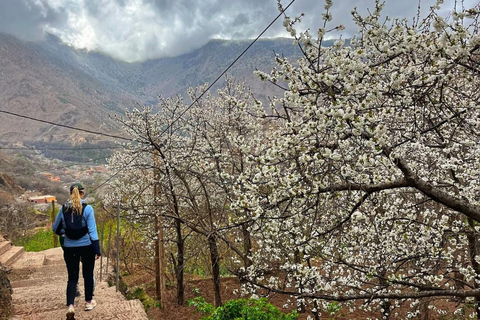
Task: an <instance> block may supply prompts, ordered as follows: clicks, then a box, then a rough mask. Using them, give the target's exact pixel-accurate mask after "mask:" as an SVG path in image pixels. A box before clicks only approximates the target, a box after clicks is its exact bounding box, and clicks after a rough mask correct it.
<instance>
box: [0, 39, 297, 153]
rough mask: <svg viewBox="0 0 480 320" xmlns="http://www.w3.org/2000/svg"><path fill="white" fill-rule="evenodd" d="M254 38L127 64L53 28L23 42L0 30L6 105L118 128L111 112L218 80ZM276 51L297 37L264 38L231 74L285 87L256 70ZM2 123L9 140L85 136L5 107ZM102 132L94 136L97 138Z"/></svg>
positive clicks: (267, 89)
mask: <svg viewBox="0 0 480 320" xmlns="http://www.w3.org/2000/svg"><path fill="white" fill-rule="evenodd" d="M249 43H250V41H247V40H245V41H224V40H213V41H211V42H209V43H208V44H206V45H205V46H204V47H202V48H200V49H198V50H195V51H194V52H191V53H189V54H185V55H182V56H179V57H170V58H162V59H157V60H150V61H145V62H142V63H140V62H137V63H126V62H122V61H118V60H114V59H112V58H110V57H108V56H105V55H103V54H101V53H97V52H87V51H85V50H76V49H74V48H73V47H69V46H67V45H65V44H63V43H61V42H60V40H59V39H58V38H56V37H55V36H52V35H47V36H46V37H45V40H44V41H42V42H24V41H21V40H18V39H17V38H15V37H13V36H10V35H6V34H1V33H0V74H1V77H0V110H6V111H10V112H15V113H18V114H22V115H28V116H31V117H35V118H38V119H42V120H47V121H51V122H55V123H61V124H65V125H70V126H75V127H81V128H85V129H89V130H95V131H102V132H108V133H112V132H115V131H116V130H118V128H116V124H115V123H114V122H112V121H111V119H110V118H109V116H110V115H111V114H115V113H117V114H118V113H120V114H121V113H123V112H124V110H125V109H126V108H132V107H135V106H137V103H140V104H153V105H154V104H156V102H157V97H158V96H159V95H162V96H166V97H168V96H176V95H181V96H186V92H187V89H188V88H189V87H192V86H198V85H202V84H204V83H206V82H209V83H210V82H213V81H214V80H215V78H217V76H218V75H220V74H221V72H222V71H223V70H224V69H225V68H226V67H227V66H228V65H229V64H230V63H231V62H233V60H234V59H235V58H236V57H237V56H238V55H239V54H240V53H241V52H242V51H243V50H244V49H245V48H246V47H247V46H248V44H249ZM275 53H278V54H281V55H284V56H287V57H298V56H299V50H298V48H297V47H295V46H293V45H292V41H291V40H290V39H270V40H268V39H267V40H259V41H258V42H257V43H256V44H255V45H253V46H252V47H251V48H250V50H248V51H247V53H246V54H245V55H244V56H243V57H242V58H241V59H240V60H239V61H238V62H237V63H236V64H235V65H234V66H233V67H232V68H231V70H230V71H229V72H228V75H229V76H232V77H234V78H236V79H239V80H243V81H246V83H247V84H248V85H249V86H250V87H251V88H252V91H253V93H254V94H255V96H256V97H257V98H259V99H265V98H266V97H267V96H270V95H274V94H281V92H279V91H278V88H276V87H274V86H271V85H268V84H266V83H262V82H260V81H259V80H258V78H257V77H256V76H255V75H254V74H253V72H254V70H255V69H259V70H264V71H269V70H271V68H272V67H273V65H274V60H273V57H274V54H275ZM222 83H223V81H222V80H220V81H219V82H218V84H217V86H215V87H214V90H215V89H216V88H218V87H219V86H221V85H222ZM0 124H1V125H0V143H1V144H3V145H5V144H8V143H12V142H17V141H23V142H25V141H27V142H31V141H43V142H58V141H61V142H66V143H71V144H78V143H79V142H83V138H84V135H83V134H82V133H79V132H78V131H72V130H68V129H63V128H59V127H56V126H52V125H49V124H44V123H40V122H34V121H31V120H26V119H21V118H18V117H13V116H10V115H5V114H0ZM87 136H88V135H87ZM99 139H100V140H101V139H102V137H98V136H90V137H89V138H87V140H88V141H90V142H94V143H95V142H96V141H98V140H99Z"/></svg>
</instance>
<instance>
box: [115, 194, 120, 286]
mask: <svg viewBox="0 0 480 320" xmlns="http://www.w3.org/2000/svg"><path fill="white" fill-rule="evenodd" d="M116 258H117V259H116V263H115V269H116V272H117V273H116V277H115V284H116V286H117V287H116V291H117V292H118V288H119V281H120V270H119V266H120V201H118V205H117V256H116Z"/></svg>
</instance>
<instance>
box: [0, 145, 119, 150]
mask: <svg viewBox="0 0 480 320" xmlns="http://www.w3.org/2000/svg"><path fill="white" fill-rule="evenodd" d="M119 148H123V147H121V146H112V147H78V148H22V147H0V150H23V151H76V150H110V149H119Z"/></svg>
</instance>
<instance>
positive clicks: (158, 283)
mask: <svg viewBox="0 0 480 320" xmlns="http://www.w3.org/2000/svg"><path fill="white" fill-rule="evenodd" d="M153 162H154V175H155V184H154V193H155V207H156V211H157V212H158V214H156V215H155V235H156V239H155V291H156V295H157V299H159V300H160V301H161V305H162V308H165V306H166V302H167V297H166V296H167V286H166V283H165V279H166V274H167V273H166V263H165V244H164V241H163V240H164V239H163V238H164V237H163V219H162V217H161V214H160V208H159V201H158V199H159V196H160V187H159V185H158V183H159V181H160V173H159V170H158V165H159V164H158V150H154V151H153Z"/></svg>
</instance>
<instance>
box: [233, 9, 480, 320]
mask: <svg viewBox="0 0 480 320" xmlns="http://www.w3.org/2000/svg"><path fill="white" fill-rule="evenodd" d="M330 6H331V1H327V2H326V5H325V9H326V13H325V15H324V19H325V22H326V24H325V25H327V22H328V21H329V20H330V19H331V15H330V13H329V9H330ZM382 7H383V4H381V3H379V2H377V3H376V8H375V10H374V11H373V12H372V13H371V14H369V15H368V16H366V17H362V16H361V15H360V14H359V13H357V12H356V11H353V13H352V15H353V20H354V21H355V23H356V24H357V25H358V27H359V33H358V36H357V37H355V38H353V39H351V40H350V41H349V42H348V43H345V41H343V40H338V41H337V42H336V43H335V45H334V46H333V47H330V48H325V47H322V41H323V39H324V38H325V37H326V36H327V35H328V31H327V29H326V27H325V28H322V29H320V30H318V33H317V34H315V35H312V34H311V33H310V32H309V31H306V32H303V33H297V31H296V30H295V23H296V22H297V20H298V19H290V18H289V17H286V18H285V23H284V25H285V26H286V28H287V30H288V31H290V33H291V35H292V36H293V37H295V39H296V42H297V43H298V45H299V46H300V48H301V49H302V50H303V53H304V57H303V58H302V59H300V60H299V61H297V62H295V63H292V62H290V61H288V60H287V59H285V58H281V57H277V58H276V61H277V65H278V66H277V68H275V69H274V70H273V71H272V72H271V73H270V74H266V73H262V72H259V75H260V77H261V78H262V79H264V80H266V81H270V82H272V83H274V84H276V85H278V86H284V89H285V94H284V96H283V97H281V98H278V99H276V100H274V101H273V103H272V112H271V115H270V116H267V117H266V120H269V121H270V123H271V126H270V129H271V130H272V132H271V133H270V135H269V139H267V140H266V141H265V142H264V143H263V144H262V148H263V150H262V152H259V153H257V154H252V155H251V156H250V157H249V158H248V159H249V161H250V163H252V164H255V165H250V166H249V168H252V170H253V172H250V173H249V174H248V175H245V177H253V178H252V179H250V178H244V179H242V180H241V184H242V185H243V186H244V188H243V191H242V193H241V194H238V195H237V198H236V200H235V201H234V204H233V205H232V208H234V209H248V210H250V212H251V213H252V217H253V219H254V220H255V223H254V224H253V225H252V227H251V232H252V235H253V236H254V238H255V240H256V244H257V248H256V250H255V251H254V253H253V255H252V262H253V263H252V265H251V266H250V267H249V268H247V269H246V270H245V274H244V275H243V277H244V278H245V279H247V280H248V281H249V282H250V283H251V284H252V289H255V288H263V289H268V290H270V291H274V292H278V293H284V294H288V295H291V296H294V297H296V299H297V303H298V305H299V307H300V308H309V310H310V311H311V312H312V313H313V316H314V317H315V319H319V317H320V316H321V313H322V310H327V309H328V306H329V304H331V302H332V301H336V302H343V303H344V305H345V306H348V307H349V308H351V309H352V310H353V309H355V308H357V307H359V305H358V303H355V302H356V301H361V302H362V303H364V304H363V305H361V306H360V307H361V308H363V309H367V310H369V311H371V312H378V315H379V316H380V317H381V318H383V319H388V318H390V317H393V316H395V315H397V317H400V318H402V317H406V316H414V315H415V314H424V315H425V314H427V310H428V308H431V309H438V312H444V311H442V310H440V309H439V308H438V307H437V305H436V304H435V302H434V301H428V300H427V298H430V299H434V298H431V297H450V298H452V297H454V298H457V299H460V300H462V299H474V301H475V304H476V306H477V308H476V309H477V311H476V313H477V315H476V316H477V317H479V316H480V311H478V307H480V304H479V301H480V300H479V298H480V289H479V283H480V268H479V262H480V256H478V249H477V247H478V235H479V231H480V229H479V226H478V222H480V206H479V205H480V203H479V191H480V190H479V189H480V184H479V183H478V179H479V176H480V157H479V155H480V149H479V148H480V144H479V142H480V136H479V134H480V128H479V125H480V112H479V99H480V77H479V75H480V68H479V62H480V37H479V35H478V14H479V11H478V8H477V9H464V10H462V11H460V12H453V13H452V14H451V18H450V19H449V20H447V19H444V18H442V17H441V16H440V15H438V14H437V10H438V9H439V8H438V6H434V7H432V8H431V11H430V13H429V15H428V16H427V17H426V18H425V19H423V20H420V19H417V20H415V21H414V22H413V23H409V22H408V21H407V20H393V21H389V20H387V21H385V20H382V16H381V10H382ZM283 83H284V84H285V85H283ZM245 190H246V191H245ZM422 298H423V299H422ZM405 304H407V305H408V306H409V309H408V310H409V311H408V314H406V313H407V311H405V308H403V310H404V311H401V308H400V307H401V306H402V307H404V306H405ZM462 307H463V305H462Z"/></svg>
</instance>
